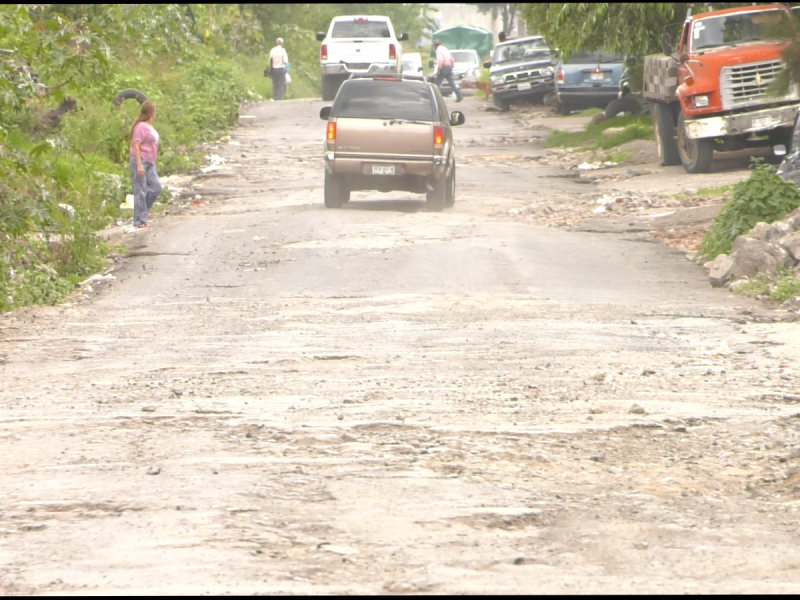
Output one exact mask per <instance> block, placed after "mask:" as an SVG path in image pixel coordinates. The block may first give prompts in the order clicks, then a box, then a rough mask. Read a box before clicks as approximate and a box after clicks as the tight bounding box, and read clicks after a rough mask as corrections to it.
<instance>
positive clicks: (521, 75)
mask: <svg viewBox="0 0 800 600" xmlns="http://www.w3.org/2000/svg"><path fill="white" fill-rule="evenodd" d="M541 77H542V72H541V69H533V70H531V71H519V72H517V73H509V74H508V75H506V76H505V77H504V79H505V83H516V82H518V81H525V80H527V79H541Z"/></svg>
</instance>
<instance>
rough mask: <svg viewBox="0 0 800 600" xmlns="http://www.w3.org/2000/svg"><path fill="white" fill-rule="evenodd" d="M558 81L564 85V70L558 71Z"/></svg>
mask: <svg viewBox="0 0 800 600" xmlns="http://www.w3.org/2000/svg"><path fill="white" fill-rule="evenodd" d="M558 81H559V83H564V69H559V70H558Z"/></svg>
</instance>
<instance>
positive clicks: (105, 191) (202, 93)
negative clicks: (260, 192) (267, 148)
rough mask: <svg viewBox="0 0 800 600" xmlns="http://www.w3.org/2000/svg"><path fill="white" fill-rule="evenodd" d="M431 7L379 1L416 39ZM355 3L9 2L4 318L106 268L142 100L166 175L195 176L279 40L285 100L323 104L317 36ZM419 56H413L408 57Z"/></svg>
mask: <svg viewBox="0 0 800 600" xmlns="http://www.w3.org/2000/svg"><path fill="white" fill-rule="evenodd" d="M423 7H424V5H420V4H403V5H394V4H372V5H370V6H369V12H370V13H371V14H376V13H382V14H387V15H388V16H390V17H391V18H392V20H393V22H394V23H395V24H396V26H397V29H398V30H400V31H407V32H409V34H410V36H411V39H418V38H419V35H420V34H421V33H422V30H423V29H424V28H425V27H426V26H428V25H429V23H428V22H427V21H426V20H425V19H421V18H420V17H419V16H420V14H421V11H422V10H423ZM363 11H364V5H357V4H285V5H284V4H271V5H268V4H232V5H224V4H190V5H186V4H182V5H179V4H130V5H126V4H102V5H87V4H49V5H32V4H28V5H12V4H3V5H0V311H5V310H10V309H13V308H17V307H21V306H25V305H27V304H34V303H36V304H40V303H45V304H53V303H56V302H58V301H60V300H62V299H63V298H64V297H65V296H66V295H67V294H69V293H70V292H71V291H72V290H73V289H74V287H75V284H76V283H77V282H79V281H80V280H82V279H83V278H85V277H86V276H87V275H89V274H91V273H93V272H96V271H97V270H98V269H100V268H102V267H103V265H104V262H105V260H106V252H107V249H106V248H105V247H104V246H103V245H102V244H101V243H100V241H99V240H98V238H97V236H96V235H95V233H96V232H97V231H98V230H100V229H103V228H105V227H107V226H109V225H111V224H113V223H114V222H115V221H117V220H118V219H120V218H123V217H124V218H127V216H128V215H123V214H122V213H121V212H120V204H121V202H122V201H123V200H124V197H125V195H126V194H127V193H129V192H130V179H129V174H128V172H127V154H128V146H127V132H128V130H129V128H130V124H131V122H132V121H133V119H134V118H135V115H136V114H137V112H138V104H137V103H136V101H134V100H129V101H127V102H124V103H123V104H122V106H121V108H119V109H115V108H113V107H112V105H111V100H112V99H113V98H114V96H115V95H116V94H117V93H118V92H119V91H120V90H123V89H126V88H136V89H139V90H141V91H143V92H144V93H145V94H146V95H147V96H148V97H149V98H151V99H152V100H154V102H155V103H156V106H157V108H158V116H157V123H156V127H157V129H158V131H159V133H160V135H161V145H160V146H161V151H160V154H159V172H160V174H161V175H162V176H163V175H169V174H170V173H174V172H177V171H180V170H185V169H188V168H191V167H193V166H196V165H197V164H198V163H199V160H200V154H199V151H198V150H197V148H198V145H199V144H200V143H201V142H203V141H206V140H210V139H215V138H216V137H218V136H220V135H221V134H222V133H224V132H225V131H226V130H227V129H228V128H230V127H231V126H232V125H233V124H234V123H235V122H236V120H237V116H238V107H239V105H240V104H241V102H243V101H246V100H248V99H254V100H255V99H259V98H262V97H268V96H269V95H270V93H271V89H270V83H269V80H268V79H266V78H264V77H263V69H264V65H265V64H266V55H267V53H268V52H269V49H270V48H271V47H272V46H273V45H274V42H275V39H276V38H277V37H278V36H280V37H283V38H284V40H285V45H286V48H287V50H288V52H289V56H290V61H291V63H292V67H293V68H292V73H291V74H292V78H293V82H292V84H291V85H290V86H289V88H288V91H287V97H288V98H297V97H305V96H317V95H318V88H319V71H318V64H319V63H318V58H317V52H318V48H319V44H318V42H316V40H315V39H314V34H315V33H316V32H317V31H323V30H325V29H326V28H327V26H328V23H329V22H330V19H331V17H332V16H334V15H336V14H357V13H361V12H363ZM409 49H410V48H409Z"/></svg>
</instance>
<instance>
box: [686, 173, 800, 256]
mask: <svg viewBox="0 0 800 600" xmlns="http://www.w3.org/2000/svg"><path fill="white" fill-rule="evenodd" d="M775 172H776V169H775V167H773V166H771V165H768V164H764V163H760V162H756V163H755V167H754V169H753V173H752V175H750V178H749V179H748V180H747V181H742V182H739V183H737V184H736V185H735V186H734V188H733V194H732V196H731V199H730V200H729V201H728V202H727V203H726V204H725V206H724V207H723V208H722V210H721V211H720V212H719V214H718V215H717V217H716V218H715V219H714V223H713V224H712V225H711V228H710V229H709V230H708V233H707V234H706V236H705V237H704V238H703V241H702V243H701V244H700V248H699V249H698V258H699V259H702V260H713V259H715V258H716V257H717V256H719V255H720V254H728V253H729V252H730V251H731V249H732V248H733V242H734V241H735V240H736V238H737V237H738V236H740V235H744V234H746V233H747V232H749V231H750V230H751V229H753V227H755V225H756V223H760V222H763V223H773V222H774V221H778V220H780V219H782V218H783V217H785V216H786V215H788V214H789V213H790V212H792V211H793V210H794V209H796V208H797V207H798V206H800V190H798V188H797V186H796V185H795V184H794V183H791V182H788V181H784V180H782V179H781V178H780V177H778V176H777V175H776V174H775Z"/></svg>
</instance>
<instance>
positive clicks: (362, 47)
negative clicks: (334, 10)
mask: <svg viewBox="0 0 800 600" xmlns="http://www.w3.org/2000/svg"><path fill="white" fill-rule="evenodd" d="M406 40H408V34H407V33H401V34H400V37H397V36H395V33H394V28H393V27H392V21H391V19H389V17H379V16H346V17H334V18H333V20H332V21H331V24H330V27H329V28H328V33H327V34H325V33H318V34H317V41H320V42H322V46H320V49H319V62H320V67H321V68H322V99H323V100H326V101H329V100H333V99H334V97H335V96H336V92H338V91H339V86H340V85H342V82H343V81H344V80H345V79H347V78H348V77H350V75H352V74H353V73H376V72H377V73H397V74H400V73H402V71H403V47H402V46H401V45H400V42H404V41H406Z"/></svg>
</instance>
